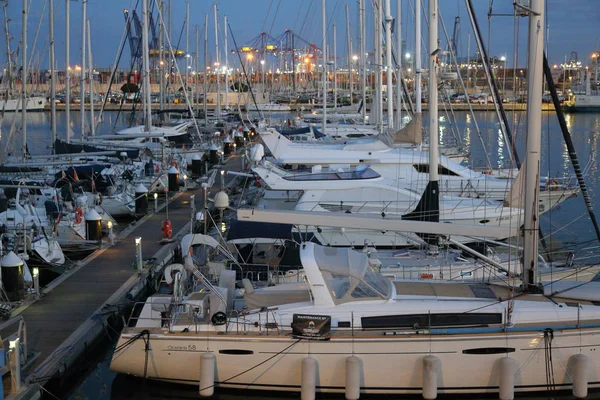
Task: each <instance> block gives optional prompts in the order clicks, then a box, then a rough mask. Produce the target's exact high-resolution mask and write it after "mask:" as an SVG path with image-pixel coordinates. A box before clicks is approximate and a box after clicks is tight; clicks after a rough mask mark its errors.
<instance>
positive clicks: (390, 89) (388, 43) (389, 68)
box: [385, 0, 394, 129]
mask: <svg viewBox="0 0 600 400" xmlns="http://www.w3.org/2000/svg"><path fill="white" fill-rule="evenodd" d="M393 20H394V19H393V18H392V9H391V6H390V0H385V58H386V61H387V63H386V64H387V65H386V72H385V77H386V84H387V123H388V129H392V127H393V126H394V84H393V83H392V75H393V71H394V64H393V63H392V21H393Z"/></svg>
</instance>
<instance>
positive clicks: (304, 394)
mask: <svg viewBox="0 0 600 400" xmlns="http://www.w3.org/2000/svg"><path fill="white" fill-rule="evenodd" d="M317 368H318V364H317V360H315V359H314V358H312V357H306V358H304V359H303V360H302V385H301V389H300V390H301V394H300V398H301V399H302V400H315V391H316V388H317Z"/></svg>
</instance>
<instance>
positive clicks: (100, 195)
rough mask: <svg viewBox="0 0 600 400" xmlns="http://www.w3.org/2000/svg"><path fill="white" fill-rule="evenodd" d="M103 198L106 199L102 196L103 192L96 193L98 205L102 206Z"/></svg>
mask: <svg viewBox="0 0 600 400" xmlns="http://www.w3.org/2000/svg"><path fill="white" fill-rule="evenodd" d="M103 200H104V199H103V198H102V194H101V193H98V194H96V205H97V206H101V205H102V201H103Z"/></svg>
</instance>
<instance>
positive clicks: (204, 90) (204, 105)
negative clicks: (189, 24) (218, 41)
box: [202, 14, 208, 126]
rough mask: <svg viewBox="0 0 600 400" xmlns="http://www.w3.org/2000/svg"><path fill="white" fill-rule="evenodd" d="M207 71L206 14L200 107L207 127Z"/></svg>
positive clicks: (205, 19) (205, 18)
mask: <svg viewBox="0 0 600 400" xmlns="http://www.w3.org/2000/svg"><path fill="white" fill-rule="evenodd" d="M207 70H208V14H204V73H203V79H202V91H203V92H204V100H202V107H203V108H204V126H208V116H207V114H208V110H207V106H206V102H207V101H208V92H207V85H206V78H207V73H206V72H207Z"/></svg>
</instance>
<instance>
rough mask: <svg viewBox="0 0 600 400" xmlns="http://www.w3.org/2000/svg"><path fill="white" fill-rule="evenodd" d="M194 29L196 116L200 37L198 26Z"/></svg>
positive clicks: (197, 109) (197, 107) (197, 108)
mask: <svg viewBox="0 0 600 400" xmlns="http://www.w3.org/2000/svg"><path fill="white" fill-rule="evenodd" d="M195 29H196V57H195V58H196V67H195V68H194V71H196V74H195V76H194V78H195V80H194V92H195V96H194V101H195V103H196V115H198V111H199V108H200V100H199V98H200V96H198V94H199V92H198V79H199V77H200V53H199V51H200V35H199V31H198V25H196V26H195Z"/></svg>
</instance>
